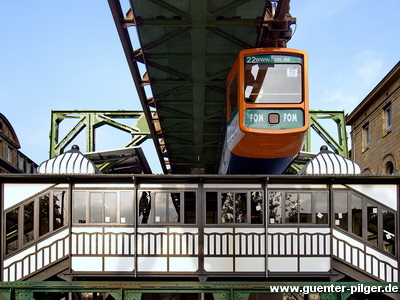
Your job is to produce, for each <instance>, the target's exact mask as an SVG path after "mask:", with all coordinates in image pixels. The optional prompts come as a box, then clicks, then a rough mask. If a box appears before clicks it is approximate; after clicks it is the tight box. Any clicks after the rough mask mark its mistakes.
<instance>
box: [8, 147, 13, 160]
mask: <svg viewBox="0 0 400 300" xmlns="http://www.w3.org/2000/svg"><path fill="white" fill-rule="evenodd" d="M12 154H13V149H12V148H10V147H7V160H8V161H9V162H10V163H12Z"/></svg>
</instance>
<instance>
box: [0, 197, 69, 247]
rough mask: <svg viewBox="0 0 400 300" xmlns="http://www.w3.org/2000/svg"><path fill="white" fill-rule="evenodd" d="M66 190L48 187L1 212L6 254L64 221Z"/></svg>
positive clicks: (65, 214)
mask: <svg viewBox="0 0 400 300" xmlns="http://www.w3.org/2000/svg"><path fill="white" fill-rule="evenodd" d="M66 195H67V192H66V191H65V190H50V191H48V192H46V193H45V194H42V195H40V196H37V197H34V198H31V199H28V200H27V201H25V202H24V203H21V205H19V206H18V207H16V208H13V209H12V210H10V211H7V212H5V220H6V240H5V243H6V254H10V253H13V252H14V251H16V250H18V249H20V248H21V247H22V246H23V245H25V244H29V243H31V242H34V241H37V240H38V238H39V237H41V236H43V235H45V234H48V233H51V232H53V231H54V230H57V229H58V228H61V227H62V226H64V225H66V224H67V197H66Z"/></svg>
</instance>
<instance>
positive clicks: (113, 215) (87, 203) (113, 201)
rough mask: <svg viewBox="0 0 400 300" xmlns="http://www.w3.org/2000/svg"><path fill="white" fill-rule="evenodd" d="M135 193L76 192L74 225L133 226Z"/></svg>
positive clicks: (74, 198) (74, 196) (74, 194)
mask: <svg viewBox="0 0 400 300" xmlns="http://www.w3.org/2000/svg"><path fill="white" fill-rule="evenodd" d="M133 203H134V200H133V191H101V190H87V191H83V190H75V191H74V193H73V223H74V224H86V223H91V224H93V223H96V224H103V223H106V224H108V223H109V224H133V216H134V206H133Z"/></svg>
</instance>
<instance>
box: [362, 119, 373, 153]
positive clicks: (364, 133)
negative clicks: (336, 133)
mask: <svg viewBox="0 0 400 300" xmlns="http://www.w3.org/2000/svg"><path fill="white" fill-rule="evenodd" d="M362 136H363V151H366V150H368V149H369V147H370V144H369V143H370V138H371V133H370V128H369V123H367V124H366V125H364V127H363V130H362Z"/></svg>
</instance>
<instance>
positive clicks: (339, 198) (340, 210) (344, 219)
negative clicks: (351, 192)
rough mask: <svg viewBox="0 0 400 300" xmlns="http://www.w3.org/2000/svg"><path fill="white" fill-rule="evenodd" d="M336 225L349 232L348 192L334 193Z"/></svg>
mask: <svg viewBox="0 0 400 300" xmlns="http://www.w3.org/2000/svg"><path fill="white" fill-rule="evenodd" d="M334 199H335V202H334V207H335V225H336V226H338V227H340V228H342V229H344V230H348V212H347V192H337V191H335V192H334Z"/></svg>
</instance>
